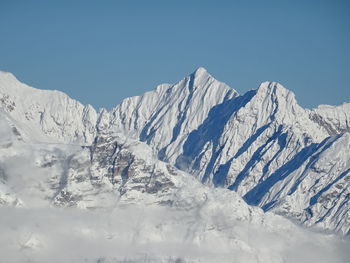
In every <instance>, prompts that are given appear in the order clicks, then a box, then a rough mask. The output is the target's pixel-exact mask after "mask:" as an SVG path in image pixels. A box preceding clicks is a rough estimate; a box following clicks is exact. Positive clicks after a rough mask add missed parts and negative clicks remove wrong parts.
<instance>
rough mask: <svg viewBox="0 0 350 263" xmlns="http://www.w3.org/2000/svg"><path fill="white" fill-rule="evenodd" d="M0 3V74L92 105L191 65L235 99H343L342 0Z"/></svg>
mask: <svg viewBox="0 0 350 263" xmlns="http://www.w3.org/2000/svg"><path fill="white" fill-rule="evenodd" d="M0 5H1V7H2V8H0V22H1V25H2V26H1V27H0V34H1V36H2V41H1V43H0V58H1V59H0V70H3V71H7V72H11V73H13V74H14V75H15V76H16V77H17V78H18V79H19V80H20V81H22V82H24V83H26V84H28V85H30V86H33V87H35V88H38V89H49V90H60V91H62V92H64V93H66V94H68V95H69V96H70V97H72V98H74V99H76V100H78V101H80V102H81V103H83V104H90V105H92V106H94V108H101V107H105V108H112V107H114V106H116V105H118V104H119V103H120V102H121V101H122V100H123V99H125V98H128V97H132V96H139V95H142V94H143V93H145V92H147V91H150V90H152V89H154V88H155V87H156V86H157V85H161V84H162V83H172V84H174V83H176V82H177V81H179V80H181V79H182V78H183V77H185V76H187V75H188V74H190V73H191V72H193V71H194V70H195V69H196V68H198V67H204V68H206V69H207V70H208V72H210V74H211V75H212V76H214V77H215V78H216V79H217V80H219V81H221V82H224V83H226V84H227V85H228V86H230V87H231V88H233V89H234V90H236V91H237V92H238V93H240V94H244V93H245V92H247V91H248V90H251V89H256V88H258V87H259V85H260V84H261V83H263V82H265V81H271V82H278V83H280V84H281V85H283V86H284V87H285V88H287V89H288V90H291V91H292V92H293V93H294V94H295V96H296V99H297V101H298V104H299V105H301V106H302V107H305V108H315V107H317V106H318V105H341V104H342V103H347V102H349V101H350V87H349V83H350V72H349V71H350V48H349V47H350V34H349V28H350V17H349V16H348V13H349V11H350V3H348V2H346V1H342V0H337V1H332V2H329V1H318V2H317V3H305V2H303V1H283V2H281V1H274V0H270V1H267V2H264V3H260V2H259V1H252V2H249V3H246V2H241V1H237V2H236V1H235V2H226V1H223V2H221V4H220V5H216V4H214V3H213V2H210V1H201V2H198V1H191V2H185V1H178V2H176V3H164V2H160V1H151V2H147V3H144V2H139V1H132V2H119V1H118V2H114V1H105V2H103V3H102V4H97V3H96V2H93V1H74V2H70V1H60V2H50V3H47V2H45V1H36V2H31V3H28V2H23V1H16V0H15V1H7V0H4V1H2V3H1V4H0ZM266 10H268V12H267V11H266Z"/></svg>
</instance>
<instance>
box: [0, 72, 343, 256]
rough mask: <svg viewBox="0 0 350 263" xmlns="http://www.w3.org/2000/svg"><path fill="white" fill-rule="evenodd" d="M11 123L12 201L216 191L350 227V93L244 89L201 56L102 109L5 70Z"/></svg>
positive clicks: (190, 201) (6, 199)
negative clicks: (336, 96)
mask: <svg viewBox="0 0 350 263" xmlns="http://www.w3.org/2000/svg"><path fill="white" fill-rule="evenodd" d="M0 126H1V127H2V128H1V131H0V137H1V142H0V205H2V206H6V207H40V206H42V205H47V206H53V207H77V208H83V209H90V210H91V209H92V210H93V209H101V208H105V209H107V208H108V207H113V206H115V205H116V203H118V204H120V203H122V204H135V205H137V204H144V205H146V206H153V205H157V206H165V207H176V208H181V209H185V210H186V209H191V208H193V207H198V206H200V207H203V206H204V204H207V203H209V204H210V205H209V207H211V208H212V207H222V209H223V210H227V213H228V214H230V213H231V212H232V213H233V214H234V219H235V220H243V221H247V220H248V221H249V222H254V221H256V222H258V221H259V222H260V223H259V224H261V222H265V223H264V225H265V226H268V227H267V228H270V229H273V228H274V227H276V228H278V226H281V228H282V229H283V227H282V225H284V224H286V225H288V226H290V225H292V223H289V222H290V221H289V220H292V221H295V222H298V224H304V225H306V226H312V227H314V228H315V227H316V228H318V229H321V230H322V231H323V230H326V231H329V232H331V233H338V234H341V235H349V234H350V212H349V211H350V202H349V201H350V154H349V149H350V103H344V104H342V105H340V106H328V105H321V106H319V107H317V108H315V109H304V108H302V107H301V106H299V105H298V103H297V101H296V99H295V95H294V94H293V92H291V91H289V90H287V89H285V88H284V87H283V86H282V85H281V84H279V83H276V82H264V83H262V84H261V85H260V86H259V87H258V88H257V89H253V90H250V91H248V92H246V93H245V94H242V95H240V94H238V92H237V91H235V90H234V89H232V88H230V87H229V86H227V85H226V84H225V83H222V82H220V81H218V80H216V79H215V78H213V77H212V76H211V75H210V74H209V73H208V72H207V71H206V70H205V69H204V68H198V69H197V70H196V71H195V72H193V73H192V74H190V75H189V76H187V77H185V78H184V79H182V80H180V81H179V82H178V83H176V84H162V85H159V86H157V87H156V88H155V89H154V90H153V91H149V92H146V93H145V94H143V95H141V96H136V97H130V98H127V99H124V100H123V101H122V102H121V103H120V104H119V105H117V106H116V107H115V108H113V109H111V110H109V111H108V110H106V109H99V110H95V109H94V108H93V107H92V106H90V105H82V104H81V103H80V102H78V101H76V100H74V99H71V98H70V97H69V96H67V95H66V94H64V93H62V92H59V91H50V90H39V89H35V88H32V87H29V86H27V85H26V84H23V83H21V82H20V81H18V80H17V79H16V78H15V77H14V76H13V75H12V74H11V73H5V72H0ZM29 171H30V172H29ZM208 200H209V201H208ZM264 212H265V213H264ZM281 216H282V217H281ZM283 217H285V218H287V219H289V220H285V219H283ZM276 218H278V219H276ZM276 220H277V221H278V222H280V223H278V224H277V226H276V224H275V223H274V222H276ZM286 222H288V223H286ZM286 228H288V227H286ZM291 228H293V227H291ZM288 229H289V228H288ZM265 260H267V259H266V258H265ZM101 262H102V261H101ZM169 262H170V261H169ZM174 262H175V261H174ZM242 262H244V261H242ZM246 262H248V261H246ZM265 262H266V261H265ZM270 262H272V261H270ZM276 262H279V261H276Z"/></svg>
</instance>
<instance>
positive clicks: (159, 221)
mask: <svg viewBox="0 0 350 263" xmlns="http://www.w3.org/2000/svg"><path fill="white" fill-rule="evenodd" d="M0 215H1V217H0V233H1V236H0V253H1V258H2V259H1V260H0V262H8V263H10V262H76V263H78V262H82V263H83V262H84V263H85V262H242V263H243V262H244V263H249V262H252V263H253V262H254V263H257V262H270V263H273V262H276V263H277V262H281V263H282V262H283V263H292V262H321V263H322V262H324V263H326V262H327V263H329V262H344V263H345V262H347V260H348V258H349V256H350V252H349V242H348V241H346V240H341V239H339V238H337V237H335V236H331V235H324V234H320V233H313V232H310V231H308V230H305V229H302V228H297V230H296V231H295V230H293V231H290V232H288V231H286V232H278V231H276V232H273V231H272V232H271V231H267V230H265V229H264V228H263V227H258V226H256V225H250V224H248V223H247V222H243V221H237V220H233V221H232V220H226V221H225V219H224V218H221V220H219V218H215V217H217V216H218V217H220V216H222V214H212V215H211V216H209V217H208V218H204V217H201V216H200V217H198V213H197V212H194V211H185V210H176V209H170V208H166V207H143V206H135V205H128V206H121V205H118V206H117V207H115V208H114V209H113V210H95V211H84V210H70V209H68V210H67V209H57V208H45V209H44V208H40V209H39V208H38V209H25V208H6V207H3V208H1V209H0Z"/></svg>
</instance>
